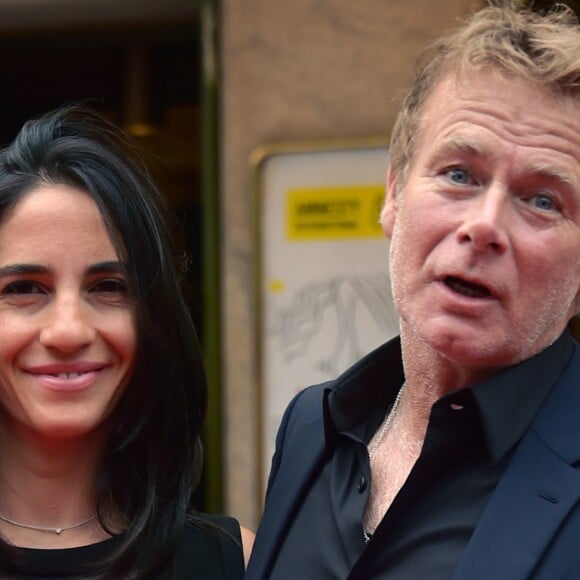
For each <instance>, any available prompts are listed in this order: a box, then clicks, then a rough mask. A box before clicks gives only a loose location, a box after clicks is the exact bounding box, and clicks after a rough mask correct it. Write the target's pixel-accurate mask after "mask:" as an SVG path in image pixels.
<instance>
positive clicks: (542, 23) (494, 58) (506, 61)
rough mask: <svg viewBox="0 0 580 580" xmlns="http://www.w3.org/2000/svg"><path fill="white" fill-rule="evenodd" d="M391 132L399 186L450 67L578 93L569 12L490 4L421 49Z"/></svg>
mask: <svg viewBox="0 0 580 580" xmlns="http://www.w3.org/2000/svg"><path fill="white" fill-rule="evenodd" d="M425 57H426V58H428V60H427V61H426V62H425V64H423V65H422V66H420V69H419V72H418V74H417V76H416V77H415V80H414V82H413V84H412V85H411V88H410V90H409V91H408V93H407V96H406V97H405V99H404V101H403V105H402V107H401V110H400V112H399V114H398V117H397V120H396V122H395V126H394V128H393V130H392V134H391V145H390V164H391V169H392V170H393V172H394V174H395V176H396V177H397V184H398V187H399V188H401V187H403V185H404V183H405V181H406V177H407V172H408V170H409V165H410V164H411V161H412V158H413V154H414V152H415V147H416V143H417V139H418V136H419V133H420V130H421V120H422V116H423V110H424V106H425V102H426V100H427V98H428V97H429V95H430V94H431V93H432V92H433V89H434V87H435V86H436V85H437V83H438V82H440V81H441V80H442V79H443V78H444V77H445V76H446V75H447V74H448V73H450V72H451V71H454V72H457V74H458V75H461V74H462V73H465V72H467V71H474V70H478V69H483V68H488V69H489V68H491V69H492V70H495V71H498V72H500V73H503V74H505V75H507V76H508V77H509V76H512V77H515V78H517V79H520V80H523V81H528V82H530V83H532V84H537V85H538V86H539V87H541V88H542V89H544V90H547V91H553V92H554V93H555V94H566V95H573V96H575V97H577V96H578V95H579V94H580V26H579V23H578V19H577V17H576V15H575V14H574V12H573V11H572V10H571V9H570V8H568V7H567V6H564V5H561V4H557V5H555V6H554V7H553V8H552V9H551V10H550V11H548V12H546V13H537V12H532V11H529V10H524V9H516V8H514V7H512V6H511V3H505V5H503V6H489V7H487V8H484V9H482V10H480V11H478V12H476V13H475V14H474V15H472V16H471V17H470V18H469V19H468V20H467V21H466V22H465V24H464V25H463V26H462V27H461V28H459V29H457V30H455V31H454V32H452V33H451V34H449V35H448V36H445V37H443V38H441V39H440V40H438V41H436V42H435V43H434V44H433V45H432V46H431V47H430V50H428V51H427V52H426V53H425Z"/></svg>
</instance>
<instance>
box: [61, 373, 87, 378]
mask: <svg viewBox="0 0 580 580" xmlns="http://www.w3.org/2000/svg"><path fill="white" fill-rule="evenodd" d="M81 375H84V373H58V374H57V375H56V376H57V378H59V379H76V378H77V377H80V376H81Z"/></svg>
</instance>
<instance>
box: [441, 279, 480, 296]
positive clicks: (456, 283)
mask: <svg viewBox="0 0 580 580" xmlns="http://www.w3.org/2000/svg"><path fill="white" fill-rule="evenodd" d="M444 282H445V284H446V285H447V286H448V287H449V288H451V290H453V291H454V292H457V293H458V294H461V295H463V296H469V297H470V298H488V297H489V296H491V292H490V291H489V290H488V289H487V288H486V287H485V286H481V285H480V284H474V283H473V282H467V281H466V280H462V279H461V278H455V276H447V277H446V278H445V280H444Z"/></svg>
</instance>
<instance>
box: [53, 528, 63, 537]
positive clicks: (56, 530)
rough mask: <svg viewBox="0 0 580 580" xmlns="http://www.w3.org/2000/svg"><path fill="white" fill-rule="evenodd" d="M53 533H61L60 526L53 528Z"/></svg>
mask: <svg viewBox="0 0 580 580" xmlns="http://www.w3.org/2000/svg"><path fill="white" fill-rule="evenodd" d="M54 533H55V534H58V535H59V536H60V535H61V534H62V528H54Z"/></svg>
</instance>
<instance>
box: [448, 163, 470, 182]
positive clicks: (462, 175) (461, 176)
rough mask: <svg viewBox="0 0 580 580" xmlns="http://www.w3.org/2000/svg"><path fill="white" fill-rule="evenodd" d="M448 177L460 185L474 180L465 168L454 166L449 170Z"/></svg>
mask: <svg viewBox="0 0 580 580" xmlns="http://www.w3.org/2000/svg"><path fill="white" fill-rule="evenodd" d="M447 177H448V178H449V179H450V180H451V181H452V182H453V183H458V184H460V185H468V184H470V183H471V182H472V179H471V175H470V174H469V172H468V171H466V170H465V169H460V168H459V167H454V168H453V169H448V170H447Z"/></svg>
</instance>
